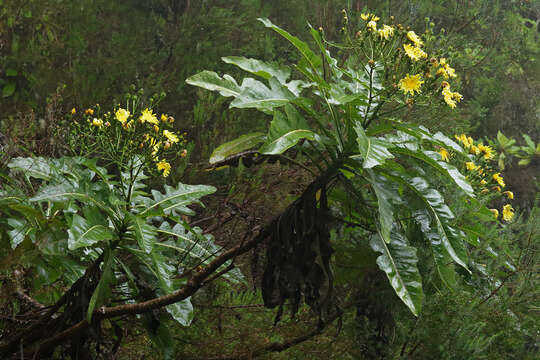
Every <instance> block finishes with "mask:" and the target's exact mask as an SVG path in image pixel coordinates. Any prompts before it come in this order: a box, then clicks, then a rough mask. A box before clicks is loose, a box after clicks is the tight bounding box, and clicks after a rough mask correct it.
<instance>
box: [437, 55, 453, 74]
mask: <svg viewBox="0 0 540 360" xmlns="http://www.w3.org/2000/svg"><path fill="white" fill-rule="evenodd" d="M439 63H440V65H441V67H440V68H439V69H438V70H437V75H439V76H443V77H444V78H445V79H448V78H451V77H452V78H455V77H456V76H457V75H456V70H455V69H454V68H452V67H451V66H450V65H449V64H448V62H447V61H446V58H441V61H440V62H439Z"/></svg>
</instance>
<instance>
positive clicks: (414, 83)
mask: <svg viewBox="0 0 540 360" xmlns="http://www.w3.org/2000/svg"><path fill="white" fill-rule="evenodd" d="M423 83H424V81H422V80H421V79H420V74H416V75H413V76H409V74H407V76H405V77H404V78H403V79H401V80H399V89H400V90H402V91H403V92H404V93H405V94H407V93H408V92H409V93H411V95H414V92H415V91H417V92H418V93H420V92H421V91H420V86H421V85H422V84H423Z"/></svg>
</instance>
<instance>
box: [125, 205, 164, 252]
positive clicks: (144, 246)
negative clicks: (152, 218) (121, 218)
mask: <svg viewBox="0 0 540 360" xmlns="http://www.w3.org/2000/svg"><path fill="white" fill-rule="evenodd" d="M127 217H128V221H129V225H128V233H129V234H131V235H133V237H134V238H135V239H136V240H137V243H138V244H139V248H140V249H141V250H143V251H144V252H146V253H147V254H149V253H150V252H151V251H152V249H153V247H154V243H155V242H156V235H157V229H156V228H155V227H154V226H152V225H150V224H147V223H146V219H144V218H143V217H141V216H138V215H133V214H128V215H127Z"/></svg>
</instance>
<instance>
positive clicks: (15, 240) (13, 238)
mask: <svg viewBox="0 0 540 360" xmlns="http://www.w3.org/2000/svg"><path fill="white" fill-rule="evenodd" d="M7 223H8V225H9V226H11V227H12V228H13V229H12V230H9V231H8V232H7V233H8V236H9V239H10V244H11V248H12V249H15V248H16V247H17V246H19V244H20V243H22V242H23V241H24V238H25V237H26V234H27V232H28V231H30V230H31V227H30V226H29V224H28V222H26V221H25V220H21V219H15V218H8V219H7Z"/></svg>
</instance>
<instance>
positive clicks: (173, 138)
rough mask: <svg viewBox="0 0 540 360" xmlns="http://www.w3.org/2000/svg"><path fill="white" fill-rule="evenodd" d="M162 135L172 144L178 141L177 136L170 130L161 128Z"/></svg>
mask: <svg viewBox="0 0 540 360" xmlns="http://www.w3.org/2000/svg"><path fill="white" fill-rule="evenodd" d="M163 136H165V137H166V138H167V139H168V140H169V141H170V142H172V143H173V144H174V143H177V142H178V141H179V140H178V136H176V134H175V133H173V132H172V131H169V130H163Z"/></svg>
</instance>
